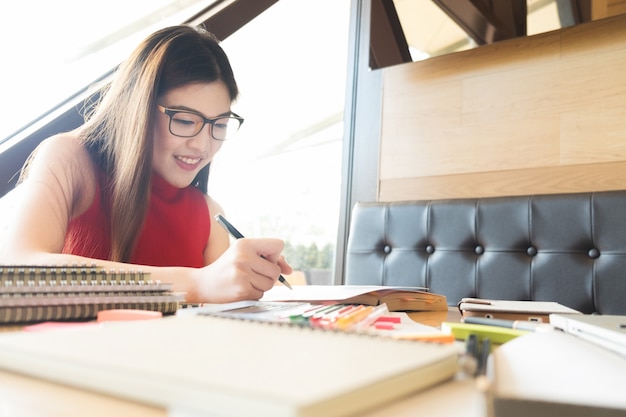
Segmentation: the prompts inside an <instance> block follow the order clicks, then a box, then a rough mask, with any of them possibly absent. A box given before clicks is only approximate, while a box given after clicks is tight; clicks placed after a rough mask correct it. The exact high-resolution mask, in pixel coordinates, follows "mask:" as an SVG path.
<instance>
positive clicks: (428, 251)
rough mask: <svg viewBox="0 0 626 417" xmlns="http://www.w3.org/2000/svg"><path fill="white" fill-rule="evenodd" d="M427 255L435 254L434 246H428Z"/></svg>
mask: <svg viewBox="0 0 626 417" xmlns="http://www.w3.org/2000/svg"><path fill="white" fill-rule="evenodd" d="M426 253H435V247H434V246H433V245H427V246H426Z"/></svg>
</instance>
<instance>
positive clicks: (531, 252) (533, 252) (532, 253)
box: [526, 246, 537, 256]
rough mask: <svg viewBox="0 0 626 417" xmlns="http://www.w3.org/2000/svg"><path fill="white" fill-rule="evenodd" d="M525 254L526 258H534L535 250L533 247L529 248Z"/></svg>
mask: <svg viewBox="0 0 626 417" xmlns="http://www.w3.org/2000/svg"><path fill="white" fill-rule="evenodd" d="M526 253H527V254H528V256H535V255H536V254H537V248H536V247H534V246H530V247H529V248H528V249H526Z"/></svg>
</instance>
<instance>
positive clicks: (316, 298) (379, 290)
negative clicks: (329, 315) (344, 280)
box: [261, 285, 448, 311]
mask: <svg viewBox="0 0 626 417" xmlns="http://www.w3.org/2000/svg"><path fill="white" fill-rule="evenodd" d="M261 301H306V302H310V303H327V304H330V303H343V304H365V305H372V306H375V305H379V304H382V303H385V304H387V308H388V309H389V311H437V310H447V309H448V305H447V301H446V297H445V296H444V295H440V294H434V293H431V292H428V291H426V290H425V289H424V288H421V287H397V286H379V285H295V286H294V287H293V290H290V289H289V288H287V287H284V286H280V285H277V286H275V287H274V288H272V289H271V290H269V291H267V292H266V293H265V295H264V296H263V298H261Z"/></svg>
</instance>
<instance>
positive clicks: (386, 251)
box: [383, 245, 391, 254]
mask: <svg viewBox="0 0 626 417" xmlns="http://www.w3.org/2000/svg"><path fill="white" fill-rule="evenodd" d="M383 251H384V252H385V253H387V254H389V253H391V246H389V245H385V247H384V248H383Z"/></svg>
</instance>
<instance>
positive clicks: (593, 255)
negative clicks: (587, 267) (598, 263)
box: [588, 248, 600, 259]
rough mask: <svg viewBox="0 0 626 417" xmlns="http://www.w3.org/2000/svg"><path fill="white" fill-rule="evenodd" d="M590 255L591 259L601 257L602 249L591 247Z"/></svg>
mask: <svg viewBox="0 0 626 417" xmlns="http://www.w3.org/2000/svg"><path fill="white" fill-rule="evenodd" d="M588 255H589V257H590V258H591V259H597V258H599V257H600V251H599V250H598V249H596V248H591V249H589V253H588Z"/></svg>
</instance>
